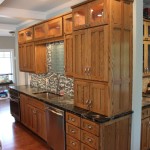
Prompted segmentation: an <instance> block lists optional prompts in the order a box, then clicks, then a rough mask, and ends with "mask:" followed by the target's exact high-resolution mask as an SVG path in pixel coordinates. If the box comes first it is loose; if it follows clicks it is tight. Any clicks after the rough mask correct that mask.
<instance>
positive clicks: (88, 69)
mask: <svg viewBox="0 0 150 150" xmlns="http://www.w3.org/2000/svg"><path fill="white" fill-rule="evenodd" d="M87 74H88V76H89V75H90V67H88V68H87Z"/></svg>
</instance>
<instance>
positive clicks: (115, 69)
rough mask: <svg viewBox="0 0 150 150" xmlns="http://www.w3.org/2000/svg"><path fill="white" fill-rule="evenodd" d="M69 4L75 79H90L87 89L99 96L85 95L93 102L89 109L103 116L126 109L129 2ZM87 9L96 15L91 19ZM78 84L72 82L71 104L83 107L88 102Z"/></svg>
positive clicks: (128, 105) (129, 98)
mask: <svg viewBox="0 0 150 150" xmlns="http://www.w3.org/2000/svg"><path fill="white" fill-rule="evenodd" d="M99 4H100V5H99ZM97 7H99V8H98V9H99V10H101V13H102V11H103V13H104V15H102V16H101V17H100V18H101V19H97V18H98V14H99V13H100V12H98V14H97V12H96V10H97ZM72 8H73V20H74V25H73V28H74V31H73V76H74V78H75V82H76V81H77V80H78V79H82V80H83V83H84V82H87V83H90V86H89V89H90V91H92V92H90V95H94V96H92V97H97V99H99V100H96V98H94V99H92V97H89V98H90V99H92V102H93V109H92V111H95V112H98V113H101V114H103V115H106V116H113V115H116V114H120V113H123V112H128V111H130V110H131V109H132V107H131V106H132V16H133V15H132V14H133V13H132V10H133V9H132V2H131V1H128V2H127V1H120V0H119V1H118V0H110V2H109V3H108V1H103V0H96V1H94V0H93V1H86V2H83V3H81V4H78V5H76V6H73V7H72ZM89 10H90V11H91V12H93V13H95V14H96V15H97V16H96V17H95V20H94V14H93V16H92V15H91V16H90V15H86V14H88V12H89ZM110 14H111V15H110ZM78 17H79V18H78ZM80 17H81V18H82V19H81V18H80ZM92 18H93V19H92ZM76 20H77V21H76ZM80 20H83V21H80ZM78 23H79V24H78ZM80 23H81V24H80ZM80 29H82V30H80ZM85 80H87V81H85ZM80 81H81V80H80ZM92 82H93V83H94V84H93V85H92V84H91V83H92ZM95 82H97V83H95ZM78 84H79V83H75V86H74V90H75V97H74V99H75V105H76V106H78V107H82V108H86V109H87V104H86V101H87V102H88V103H89V102H90V100H87V99H86V100H85V99H84V97H85V94H84V93H85V89H87V86H86V88H85V87H84V86H83V85H82V86H79V85H78ZM92 87H93V88H92ZM78 88H79V89H82V90H78ZM96 89H97V90H96ZM76 90H78V92H77V91H76ZM100 101H101V102H100ZM90 103H91V102H90ZM100 105H101V106H102V107H101V106H100Z"/></svg>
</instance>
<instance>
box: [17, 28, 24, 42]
mask: <svg viewBox="0 0 150 150" xmlns="http://www.w3.org/2000/svg"><path fill="white" fill-rule="evenodd" d="M24 42H25V32H24V30H22V31H19V32H18V43H19V44H22V43H24Z"/></svg>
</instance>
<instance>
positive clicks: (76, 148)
mask: <svg viewBox="0 0 150 150" xmlns="http://www.w3.org/2000/svg"><path fill="white" fill-rule="evenodd" d="M67 146H68V147H69V148H71V149H72V150H80V142H79V141H78V140H77V139H75V138H72V137H71V136H69V135H67Z"/></svg>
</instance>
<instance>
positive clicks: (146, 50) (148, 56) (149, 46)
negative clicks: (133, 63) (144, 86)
mask: <svg viewBox="0 0 150 150" xmlns="http://www.w3.org/2000/svg"><path fill="white" fill-rule="evenodd" d="M143 73H144V75H149V74H150V41H143Z"/></svg>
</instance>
